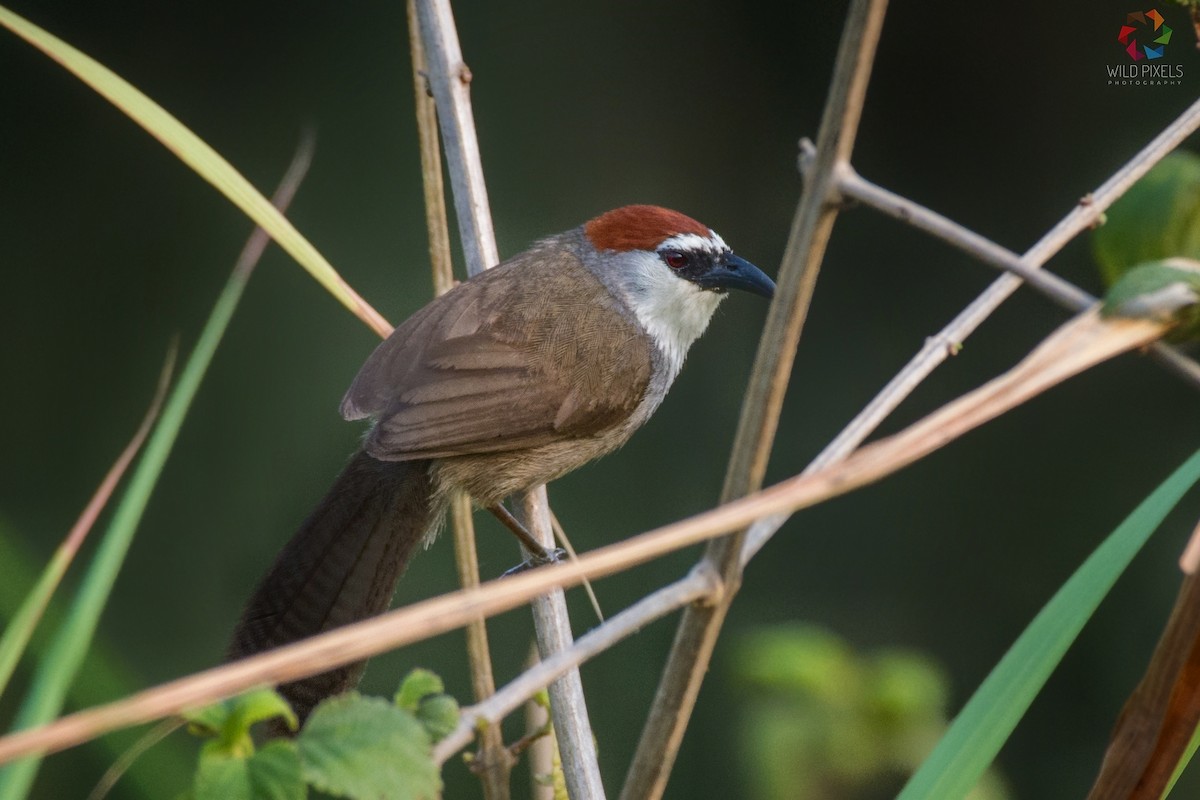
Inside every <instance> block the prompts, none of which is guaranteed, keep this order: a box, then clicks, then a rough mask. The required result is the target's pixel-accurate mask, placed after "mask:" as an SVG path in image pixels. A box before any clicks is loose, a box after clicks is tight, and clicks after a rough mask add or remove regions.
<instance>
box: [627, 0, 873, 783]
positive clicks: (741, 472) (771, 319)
mask: <svg viewBox="0 0 1200 800" xmlns="http://www.w3.org/2000/svg"><path fill="white" fill-rule="evenodd" d="M886 8H887V0H856V1H855V2H854V3H853V4H852V5H851V8H850V12H849V15H848V17H847V20H846V25H845V28H844V30H843V34H842V41H841V44H840V46H839V48H838V57H837V63H836V65H835V66H834V73H833V80H832V83H831V85H830V91H829V98H828V99H827V100H826V103H825V110H824V113H823V114H822V117H821V130H820V133H819V134H818V141H819V142H820V150H819V152H818V154H817V158H816V162H815V164H814V167H813V170H812V173H811V174H810V175H809V176H808V177H807V180H806V181H805V184H804V192H803V194H802V196H801V198H800V203H799V205H798V207H797V209H796V215H795V217H794V218H793V220H792V229H791V234H790V236H789V238H788V245H787V249H786V250H785V252H784V257H783V263H782V265H781V267H780V270H779V288H778V291H777V294H776V298H775V301H774V302H773V303H772V304H771V310H770V312H769V314H768V316H767V324H766V329H765V330H764V332H763V336H762V338H761V339H760V341H759V347H758V354H757V356H756V358H755V362H754V371H753V373H752V374H751V377H750V383H749V386H748V387H747V390H746V398H745V400H744V402H743V403H742V412H741V417H740V419H739V421H738V431H737V437H736V439H735V441H734V446H733V453H732V455H731V457H730V461H729V468H728V470H727V472H726V476H725V487H724V490H723V492H722V500H723V501H726V502H727V501H729V500H733V499H735V498H737V497H742V496H744V495H747V494H749V493H751V492H753V491H755V490H756V489H758V488H759V487H760V486H762V481H763V476H764V475H765V474H766V465H767V459H768V458H769V456H770V453H771V445H772V443H773V441H774V438H775V431H776V428H777V427H778V422H779V414H780V410H781V409H782V407H783V398H784V394H785V393H786V391H787V385H788V379H789V377H790V376H791V372H792V364H793V362H794V359H795V352H796V346H797V344H798V342H799V340H800V331H801V329H802V328H803V326H804V320H805V318H806V317H807V315H808V307H809V304H810V302H811V300H812V295H813V291H814V289H815V287H816V281H817V274H818V272H819V271H820V265H821V261H822V259H823V258H824V255H825V245H826V243H827V242H828V241H829V235H830V232H831V231H832V230H833V223H834V220H835V219H836V217H837V214H838V206H837V204H836V203H834V202H831V201H833V200H835V199H836V194H837V190H836V185H837V171H838V165H839V164H843V163H845V162H846V161H847V160H848V159H849V157H850V152H851V150H852V149H853V146H854V137H855V134H856V133H857V131H858V122H859V118H860V116H861V114H862V107H863V102H864V100H865V97H866V90H867V82H868V79H869V77H870V74H871V64H872V62H873V61H874V57H875V46H876V44H877V43H878V41H879V35H880V32H881V30H882V27H883V17H884V12H885V10H886ZM744 535H745V532H744V531H737V532H735V533H733V534H732V535H731V536H729V537H728V538H726V539H719V540H715V541H713V542H711V543H710V544H709V546H708V548H707V551H706V553H705V558H706V559H707V560H708V561H709V563H710V564H712V565H713V567H714V568H715V569H716V570H717V571H718V572H719V573H720V575H721V578H722V580H723V581H724V583H725V590H724V592H723V594H722V596H721V597H720V599H719V600H718V601H717V602H715V603H711V604H706V605H699V604H697V605H692V606H689V607H688V609H687V610H686V611H685V612H684V615H683V618H682V619H681V620H680V622H679V627H678V629H677V631H676V634H675V640H674V642H673V643H672V646H671V653H670V656H669V657H668V659H667V664H666V666H665V667H664V668H663V676H662V678H661V679H660V681H659V685H658V691H657V692H656V693H655V697H654V704H653V706H652V707H651V709H650V714H649V716H648V717H647V719H646V724H645V727H644V728H643V730H642V737H641V740H640V741H639V742H638V748H637V752H636V753H635V754H634V759H633V762H632V763H631V764H630V767H629V773H628V775H627V776H626V779H625V786H624V788H623V789H622V792H621V798H622V800H643V798H645V799H646V800H657V799H658V798H660V797H661V796H662V794H663V791H664V790H665V789H666V785H667V779H668V778H669V776H670V774H671V769H672V767H673V766H674V764H675V757H676V755H677V754H678V752H679V745H680V743H681V742H682V740H683V733H684V730H686V728H687V723H688V719H689V718H690V716H691V713H692V709H693V707H694V706H695V702H696V697H697V695H698V694H699V691H700V683H701V682H702V681H703V679H704V675H705V673H707V671H708V665H709V661H710V660H711V658H712V652H713V648H714V646H715V644H716V639H717V634H718V633H719V631H720V629H721V626H722V624H723V623H724V620H725V614H726V612H727V610H728V608H729V604H730V603H731V602H733V597H734V595H735V594H736V592H737V589H738V587H739V585H740V584H741V570H742V562H741V550H742V539H743V537H744Z"/></svg>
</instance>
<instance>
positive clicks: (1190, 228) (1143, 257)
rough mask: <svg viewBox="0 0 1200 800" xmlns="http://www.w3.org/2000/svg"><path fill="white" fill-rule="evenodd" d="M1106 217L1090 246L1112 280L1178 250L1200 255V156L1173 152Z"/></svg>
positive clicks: (1108, 280) (1186, 254)
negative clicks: (1137, 266) (1138, 265)
mask: <svg viewBox="0 0 1200 800" xmlns="http://www.w3.org/2000/svg"><path fill="white" fill-rule="evenodd" d="M1106 217H1107V221H1106V222H1105V223H1104V225H1102V226H1100V227H1099V228H1097V229H1096V232H1095V234H1094V235H1093V237H1092V249H1093V252H1094V253H1095V256H1096V261H1098V262H1099V264H1100V272H1101V274H1102V275H1103V277H1104V280H1105V283H1107V284H1109V285H1111V284H1114V283H1116V281H1117V280H1118V279H1120V277H1121V275H1123V274H1124V273H1125V271H1126V270H1128V269H1129V268H1130V267H1132V266H1133V265H1135V264H1141V263H1144V262H1147V261H1159V260H1162V259H1166V258H1171V257H1174V256H1183V257H1187V258H1195V259H1200V156H1198V155H1196V154H1195V153H1189V152H1186V151H1183V150H1178V151H1176V152H1174V153H1171V154H1170V155H1168V156H1167V157H1166V158H1164V159H1163V160H1162V161H1160V162H1159V163H1158V164H1156V165H1155V166H1154V168H1153V169H1151V170H1150V171H1149V172H1148V173H1146V175H1145V176H1144V177H1143V178H1142V179H1141V180H1139V181H1138V182H1137V183H1135V184H1134V185H1133V187H1132V188H1130V189H1129V191H1128V192H1126V193H1125V195H1124V196H1123V197H1121V199H1119V200H1117V202H1116V203H1114V204H1113V206H1112V208H1110V209H1109V210H1108V213H1107V214H1106Z"/></svg>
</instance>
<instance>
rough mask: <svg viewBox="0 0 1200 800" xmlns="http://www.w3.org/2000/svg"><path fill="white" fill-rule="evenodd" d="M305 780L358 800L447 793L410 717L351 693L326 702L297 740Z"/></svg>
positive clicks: (418, 799) (426, 741)
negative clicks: (443, 791)
mask: <svg viewBox="0 0 1200 800" xmlns="http://www.w3.org/2000/svg"><path fill="white" fill-rule="evenodd" d="M296 743H297V745H298V746H299V748H300V760H301V763H302V765H303V771H304V777H305V778H306V779H307V780H308V782H309V783H311V784H312V785H313V786H315V787H316V788H318V789H320V790H321V791H323V792H327V793H329V794H332V795H336V796H338V797H349V798H355V799H356V800H433V798H436V797H438V794H439V792H441V789H442V780H441V775H440V774H439V773H438V768H437V766H436V765H435V764H434V763H433V757H432V743H431V741H430V738H429V734H428V733H427V732H426V731H425V728H424V727H422V725H421V723H419V722H418V721H417V720H416V718H415V717H414V716H413V715H412V714H410V713H408V712H407V711H405V710H403V709H401V708H398V707H397V706H395V705H393V704H391V703H389V702H387V701H386V700H384V699H382V698H378V697H363V696H362V695H360V694H358V693H357V692H348V693H346V694H343V695H339V696H337V697H333V698H330V699H329V700H326V701H324V702H323V703H321V704H320V705H319V706H317V708H316V710H314V711H313V713H312V716H311V717H310V718H309V720H308V722H307V723H306V724H305V726H304V729H303V730H302V731H301V732H300V735H299V736H298V737H297V739H296Z"/></svg>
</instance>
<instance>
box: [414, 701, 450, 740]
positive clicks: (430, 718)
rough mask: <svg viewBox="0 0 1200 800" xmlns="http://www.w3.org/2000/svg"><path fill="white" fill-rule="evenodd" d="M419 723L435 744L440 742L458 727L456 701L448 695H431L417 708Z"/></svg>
mask: <svg viewBox="0 0 1200 800" xmlns="http://www.w3.org/2000/svg"><path fill="white" fill-rule="evenodd" d="M417 721H418V722H420V723H421V724H422V725H423V726H424V727H425V730H426V731H428V733H429V735H430V737H431V738H432V739H433V741H435V742H440V741H441V740H442V739H445V738H446V737H447V736H449V735H450V734H451V733H452V732H453V731H454V729H455V728H457V727H458V701H457V700H455V699H454V698H453V697H451V696H450V695H448V694H431V695H429V696H428V697H425V698H423V699H422V700H421V705H420V707H419V708H417Z"/></svg>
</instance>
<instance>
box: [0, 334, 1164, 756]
mask: <svg viewBox="0 0 1200 800" xmlns="http://www.w3.org/2000/svg"><path fill="white" fill-rule="evenodd" d="M1087 316H1090V317H1094V315H1087ZM1164 331H1165V327H1164V326H1161V325H1155V324H1153V323H1148V322H1144V321H1141V320H1119V321H1117V322H1114V323H1111V324H1109V325H1103V326H1092V328H1091V330H1090V332H1089V331H1088V329H1087V328H1086V326H1083V325H1082V323H1081V320H1078V319H1077V320H1072V321H1071V322H1069V323H1068V324H1067V325H1065V326H1063V329H1060V331H1059V332H1057V333H1055V334H1052V336H1051V337H1050V339H1048V340H1047V341H1046V342H1045V343H1044V344H1043V345H1042V346H1039V348H1038V349H1037V350H1035V351H1034V352H1033V353H1032V354H1030V356H1028V357H1027V358H1026V359H1025V360H1024V361H1022V362H1021V363H1020V364H1018V365H1017V366H1016V367H1014V368H1013V369H1012V370H1010V372H1009V373H1006V374H1005V375H1003V376H1001V377H1000V378H997V379H995V380H994V381H992V382H991V383H989V384H986V385H985V386H983V387H980V388H979V389H977V390H975V391H974V392H971V393H969V394H967V395H964V396H963V397H961V398H959V399H958V400H955V401H954V402H953V403H950V404H948V405H947V406H944V407H943V408H941V409H939V410H938V411H936V412H934V413H933V414H930V415H929V416H927V417H925V418H924V419H922V420H921V421H919V422H917V423H915V424H913V425H911V426H910V427H908V428H906V429H905V430H903V431H901V432H900V433H898V434H895V435H894V436H891V437H888V438H887V439H882V440H880V441H878V442H875V443H873V444H871V445H868V446H866V447H863V448H861V449H860V450H858V451H856V452H855V453H854V454H853V455H851V456H850V457H849V458H847V459H845V460H844V461H841V462H840V463H838V464H834V465H832V466H830V467H828V468H826V469H824V470H821V471H819V472H816V473H811V474H805V475H797V476H796V477H794V478H789V479H788V480H785V481H783V482H781V483H778V484H776V485H775V486H772V487H771V488H769V489H764V490H763V491H760V492H757V493H755V494H753V495H750V496H747V497H744V498H742V499H740V500H735V501H733V502H731V503H727V504H725V505H722V506H719V507H717V508H715V509H713V510H711V511H707V512H705V513H703V514H698V515H696V516H694V517H691V518H689V519H685V520H681V521H679V522H674V523H671V524H669V525H665V526H663V527H661V528H658V529H656V530H653V531H650V532H648V533H643V534H640V535H638V536H634V537H632V538H629V539H626V540H624V541H620V542H617V543H614V544H610V545H606V546H604V547H601V548H598V549H596V550H594V551H592V552H590V553H586V554H584V555H583V556H581V557H580V558H579V560H578V561H573V562H562V563H558V564H553V565H549V566H545V567H540V568H538V569H536V570H530V571H528V572H525V573H522V574H519V575H515V576H512V577H508V578H502V579H499V580H495V581H489V582H488V583H485V584H483V585H482V586H480V587H479V588H478V589H460V590H458V591H456V592H452V593H450V594H447V595H443V596H441V597H438V598H433V599H431V600H426V601H423V602H420V603H415V604H413V605H410V606H407V607H405V608H400V609H396V610H395V611H391V612H388V613H386V614H382V615H380V616H377V617H372V618H370V619H367V620H364V621H362V622H357V623H354V624H352V625H347V626H344V627H341V628H336V629H334V630H331V631H328V632H326V633H322V634H320V635H317V636H313V637H311V638H308V639H304V640H302V641H300V642H296V643H294V644H290V645H285V646H283V647H279V648H276V649H274V650H269V651H267V652H264V653H259V654H258V655H254V656H251V657H249V658H245V659H242V660H240V661H235V662H233V663H231V664H225V665H223V666H220V667H215V668H213V669H209V670H206V671H204V672H200V673H196V674H194V675H191V676H188V677H185V678H180V679H178V680H175V681H171V682H170V683H166V684H162V685H160V686H158V687H155V688H152V689H147V690H145V691H143V692H139V693H138V694H135V695H132V696H130V697H126V698H124V699H122V700H118V701H116V702H113V703H110V704H108V705H104V706H98V707H96V708H92V709H89V710H86V711H81V712H78V713H75V714H71V715H69V716H66V717H63V718H61V719H59V720H57V721H56V722H53V723H50V724H47V725H44V726H42V727H39V728H33V729H29V730H24V731H20V732H17V733H13V734H10V735H8V736H5V737H2V738H0V764H3V763H6V762H8V761H12V760H14V759H16V758H20V757H22V756H27V755H30V754H32V753H48V752H54V751H57V750H62V749H64V748H67V747H71V746H73V745H76V744H79V743H81V742H85V741H88V740H90V739H94V738H96V737H97V736H100V735H102V734H105V733H108V732H110V731H113V730H117V729H119V728H124V727H129V726H131V725H139V724H142V723H145V722H151V721H153V720H156V719H159V718H161V717H164V716H169V715H172V714H177V713H179V712H180V711H182V710H184V709H187V708H192V707H195V706H200V705H206V704H208V703H211V702H214V701H216V700H218V699H221V698H224V697H231V696H233V695H235V694H237V693H239V692H243V691H246V690H247V689H250V688H253V687H256V686H264V685H275V684H280V683H289V682H291V681H294V680H298V679H300V678H304V677H307V676H309V675H314V674H317V673H320V672H325V671H327V670H330V669H333V668H335V667H338V666H341V665H343V664H349V663H352V662H355V661H363V660H366V659H368V658H371V657H372V656H375V655H378V654H379V653H382V652H385V651H387V650H392V649H395V648H398V647H402V646H404V645H406V644H411V643H412V642H415V641H420V640H423V639H428V638H430V637H432V636H436V635H438V634H442V633H445V632H447V631H450V630H454V629H455V628H458V627H461V626H463V625H465V624H467V623H468V622H469V621H470V620H472V619H474V618H476V617H478V616H481V615H482V616H492V615H494V614H498V613H501V612H503V611H507V610H509V609H512V608H515V607H517V606H519V605H521V604H523V603H525V602H528V601H529V600H530V599H532V598H533V597H536V596H537V595H540V594H545V593H546V591H547V589H548V588H550V587H556V586H557V587H568V586H574V585H576V584H577V583H579V582H580V581H582V580H583V578H585V577H588V578H599V577H602V576H605V575H611V574H613V573H615V572H620V571H622V570H625V569H628V568H630V567H632V566H635V565H637V564H642V563H645V562H646V561H649V560H651V559H654V558H658V557H659V556H663V555H666V554H667V553H671V552H674V551H676V550H679V549H680V548H683V547H687V546H690V545H693V544H697V543H699V542H703V541H706V540H708V539H712V538H715V537H717V536H720V535H722V534H725V533H728V532H729V531H734V530H739V529H742V528H745V527H746V526H747V525H749V524H751V523H752V522H754V521H755V520H757V519H761V518H765V517H768V516H771V515H780V514H785V513H793V512H795V511H797V510H799V509H801V508H808V507H809V506H812V505H815V504H817V503H820V502H822V501H824V500H828V499H829V498H831V497H837V496H840V495H843V494H846V493H847V492H850V491H853V490H854V489H857V488H859V487H861V486H864V485H866V484H868V483H871V482H873V481H876V480H879V479H880V478H882V477H884V476H886V475H889V474H891V473H893V472H895V471H897V470H899V469H901V468H903V467H905V466H908V465H909V464H911V463H913V462H914V461H917V460H918V459H920V458H923V457H925V456H927V455H928V454H929V453H932V452H933V451H934V450H937V449H938V448H940V447H943V446H945V445H946V444H948V443H949V442H950V441H952V440H953V439H955V438H956V437H958V436H961V435H962V434H963V433H965V432H966V431H968V430H970V429H972V428H973V427H976V426H978V425H981V424H983V423H984V422H986V421H988V420H989V419H993V418H994V417H996V416H998V415H999V414H1002V413H1004V412H1005V411H1006V410H1008V409H1010V408H1013V407H1014V406H1016V405H1018V404H1020V403H1022V402H1024V401H1025V400H1027V399H1029V397H1031V396H1033V395H1034V394H1036V393H1038V392H1041V391H1045V390H1046V389H1047V388H1049V387H1050V386H1052V385H1054V383H1056V382H1058V381H1062V380H1065V379H1066V378H1067V377H1069V376H1070V375H1072V374H1075V373H1076V372H1079V371H1081V370H1083V369H1086V368H1087V367H1089V366H1090V365H1092V364H1094V363H1098V362H1099V361H1101V360H1103V359H1105V358H1110V357H1112V356H1113V355H1116V354H1117V353H1119V352H1121V351H1122V350H1128V349H1131V348H1136V347H1141V346H1144V345H1145V344H1146V343H1148V342H1149V341H1152V340H1153V339H1154V337H1156V336H1160V335H1162V333H1163V332H1164ZM1067 333H1070V335H1069V336H1068V335H1067ZM1084 334H1086V335H1084ZM1051 345H1053V346H1051ZM1035 367H1036V368H1035ZM1017 376H1021V380H1019V381H1018V380H1016V377H1017ZM720 591H721V584H720V583H717V584H716V588H714V589H712V590H710V592H709V594H708V596H710V597H713V596H715V597H717V598H718V599H719V595H720ZM607 624H611V621H610V622H609V623H606V625H607Z"/></svg>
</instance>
